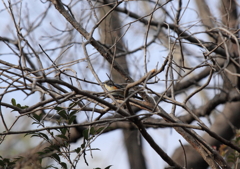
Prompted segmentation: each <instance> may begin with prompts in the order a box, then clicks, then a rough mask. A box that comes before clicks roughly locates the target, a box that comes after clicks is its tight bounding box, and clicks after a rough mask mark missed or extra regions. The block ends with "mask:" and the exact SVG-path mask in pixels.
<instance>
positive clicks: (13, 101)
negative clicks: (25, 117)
mask: <svg viewBox="0 0 240 169" xmlns="http://www.w3.org/2000/svg"><path fill="white" fill-rule="evenodd" d="M11 102H12V105H13V106H16V105H17V104H16V100H15V99H14V98H12V100H11Z"/></svg>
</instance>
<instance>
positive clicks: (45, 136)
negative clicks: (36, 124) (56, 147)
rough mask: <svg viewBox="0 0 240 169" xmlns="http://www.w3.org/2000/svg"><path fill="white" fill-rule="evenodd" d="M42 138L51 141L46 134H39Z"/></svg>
mask: <svg viewBox="0 0 240 169" xmlns="http://www.w3.org/2000/svg"><path fill="white" fill-rule="evenodd" d="M39 135H40V137H42V138H45V140H49V138H48V136H47V135H46V134H44V133H39Z"/></svg>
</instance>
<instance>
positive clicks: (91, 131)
mask: <svg viewBox="0 0 240 169" xmlns="http://www.w3.org/2000/svg"><path fill="white" fill-rule="evenodd" d="M90 134H91V135H94V134H95V128H94V127H91V128H90Z"/></svg>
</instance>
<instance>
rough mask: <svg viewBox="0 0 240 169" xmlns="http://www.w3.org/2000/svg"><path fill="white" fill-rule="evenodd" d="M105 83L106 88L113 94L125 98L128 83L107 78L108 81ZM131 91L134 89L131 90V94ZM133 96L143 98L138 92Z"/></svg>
mask: <svg viewBox="0 0 240 169" xmlns="http://www.w3.org/2000/svg"><path fill="white" fill-rule="evenodd" d="M103 84H104V86H105V88H106V89H107V90H108V91H109V92H111V94H112V95H113V96H115V97H121V98H124V89H125V87H126V85H122V84H117V83H114V82H113V81H112V80H107V81H105V82H103ZM131 93H133V91H130V92H129V94H131ZM133 97H134V98H138V99H141V100H142V98H140V97H138V96H137V94H134V95H133Z"/></svg>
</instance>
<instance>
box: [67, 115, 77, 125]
mask: <svg viewBox="0 0 240 169" xmlns="http://www.w3.org/2000/svg"><path fill="white" fill-rule="evenodd" d="M75 119H76V116H71V117H70V119H69V120H68V124H72V123H73V121H74V120H75Z"/></svg>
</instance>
